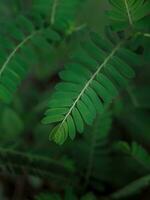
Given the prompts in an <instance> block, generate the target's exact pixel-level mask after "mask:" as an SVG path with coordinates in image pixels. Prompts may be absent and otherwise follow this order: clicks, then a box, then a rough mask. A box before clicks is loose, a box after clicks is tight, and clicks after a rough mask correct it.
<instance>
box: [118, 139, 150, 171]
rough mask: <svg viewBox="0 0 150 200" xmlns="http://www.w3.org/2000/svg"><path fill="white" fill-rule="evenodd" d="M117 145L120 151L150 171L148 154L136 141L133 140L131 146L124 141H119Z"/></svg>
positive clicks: (149, 156)
mask: <svg viewBox="0 0 150 200" xmlns="http://www.w3.org/2000/svg"><path fill="white" fill-rule="evenodd" d="M117 146H118V148H119V149H120V150H121V151H122V152H124V153H126V154H127V155H129V156H131V157H132V158H133V159H135V160H136V161H137V162H138V163H139V164H140V165H141V166H142V167H144V168H145V169H146V170H147V171H150V155H149V153H148V152H147V151H146V150H145V149H144V148H143V147H142V146H140V145H138V144H137V143H136V142H133V143H132V144H131V146H129V145H128V143H126V142H119V143H118V144H117Z"/></svg>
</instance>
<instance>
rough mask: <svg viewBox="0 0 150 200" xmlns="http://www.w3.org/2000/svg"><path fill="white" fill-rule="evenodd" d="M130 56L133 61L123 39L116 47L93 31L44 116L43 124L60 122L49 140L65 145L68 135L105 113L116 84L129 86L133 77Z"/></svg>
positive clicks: (71, 135)
mask: <svg viewBox="0 0 150 200" xmlns="http://www.w3.org/2000/svg"><path fill="white" fill-rule="evenodd" d="M106 44H107V46H105V45H106ZM129 56H130V57H131V56H132V62H134V59H136V56H134V53H132V52H130V51H129V50H127V49H125V48H123V46H122V42H120V43H118V45H117V46H114V45H113V44H112V43H111V42H110V41H108V40H104V39H103V38H101V37H99V36H98V35H97V34H95V33H91V40H89V41H88V42H85V43H82V44H81V48H80V49H79V50H78V51H77V52H76V53H75V55H74V56H73V62H72V63H69V64H67V66H66V67H65V70H64V71H62V72H60V74H59V75H60V78H61V79H62V81H63V82H61V83H59V84H58V85H57V86H56V92H55V93H54V94H53V95H52V99H51V100H50V102H49V103H48V110H47V112H46V117H45V118H44V119H43V123H44V124H50V123H56V122H59V124H58V125H57V126H56V127H55V128H54V129H53V130H52V133H51V135H50V139H53V140H54V141H55V142H56V143H58V144H63V143H64V142H65V140H66V139H67V138H68V137H70V138H71V139H72V140H73V139H74V138H75V136H76V132H77V131H78V132H80V133H82V132H83V131H84V124H85V123H86V124H87V125H92V123H93V120H94V119H95V116H96V113H100V114H101V113H103V110H104V107H105V106H106V105H107V104H108V103H109V102H111V101H112V99H113V98H114V97H115V96H116V95H117V94H118V90H117V87H118V88H119V87H123V86H126V85H127V80H128V79H131V78H133V77H134V72H133V70H132V69H131V68H130V67H129V65H128V64H127V63H126V60H128V58H129ZM125 58H126V60H125ZM85 66H86V68H85ZM121 67H122V68H121ZM81 74H82V76H81ZM63 96H64V98H63V101H62V99H61V98H62V97H63Z"/></svg>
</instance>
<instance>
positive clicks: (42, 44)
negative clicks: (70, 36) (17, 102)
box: [0, 16, 60, 103]
mask: <svg viewBox="0 0 150 200" xmlns="http://www.w3.org/2000/svg"><path fill="white" fill-rule="evenodd" d="M38 20H39V21H38V23H37V25H36V26H40V27H38V28H36V27H35V26H34V25H33V24H32V22H31V21H29V19H28V18H26V17H24V16H20V17H18V19H17V20H16V23H15V24H11V23H8V24H5V26H4V30H3V35H8V37H7V38H6V39H5V38H3V36H1V37H0V43H1V58H0V64H1V68H0V100H1V101H4V102H5V103H10V101H11V100H12V97H13V94H14V93H15V91H16V89H17V87H18V85H19V84H20V82H21V81H22V79H24V77H25V76H26V74H27V71H28V68H29V67H28V65H29V64H30V62H36V59H37V56H36V52H35V49H34V48H35V47H36V48H47V49H49V48H50V46H49V41H50V44H51V43H53V42H58V41H60V36H59V34H58V33H57V32H56V31H54V30H53V29H51V28H50V27H44V24H40V23H41V20H42V19H40V18H39V19H38ZM36 22H37V21H36Z"/></svg>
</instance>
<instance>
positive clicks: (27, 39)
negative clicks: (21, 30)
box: [0, 32, 37, 77]
mask: <svg viewBox="0 0 150 200" xmlns="http://www.w3.org/2000/svg"><path fill="white" fill-rule="evenodd" d="M36 33H37V32H34V33H32V34H31V35H29V36H27V37H26V38H25V39H24V40H23V41H22V42H21V43H19V44H18V45H17V46H16V47H15V49H14V50H13V51H12V52H11V53H10V55H9V56H8V58H7V59H6V61H5V62H4V64H3V65H2V68H1V69H0V77H1V75H2V73H3V71H4V70H5V68H6V67H7V65H8V63H9V62H10V61H11V59H12V58H13V57H14V55H15V54H16V52H17V51H18V50H19V49H20V48H21V47H22V46H23V45H24V44H25V43H26V42H28V41H29V40H30V39H31V38H32V37H33V36H34V35H35V34H36Z"/></svg>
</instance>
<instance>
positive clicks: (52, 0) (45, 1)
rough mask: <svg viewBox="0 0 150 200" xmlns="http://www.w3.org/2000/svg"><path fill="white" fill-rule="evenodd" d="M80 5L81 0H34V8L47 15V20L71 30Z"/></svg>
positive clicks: (60, 27)
mask: <svg viewBox="0 0 150 200" xmlns="http://www.w3.org/2000/svg"><path fill="white" fill-rule="evenodd" d="M84 1H85V0H84ZM84 1H83V2H84ZM80 5H81V2H80V0H72V1H70V0H61V1H59V0H34V1H33V10H34V11H38V12H39V13H41V14H43V15H47V21H48V22H49V23H50V24H51V25H55V26H56V27H59V29H61V30H64V29H65V30H67V32H69V31H71V29H72V28H73V26H74V24H73V23H74V19H75V16H76V14H77V11H78V9H79V7H80ZM68 29H69V30H68Z"/></svg>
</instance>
